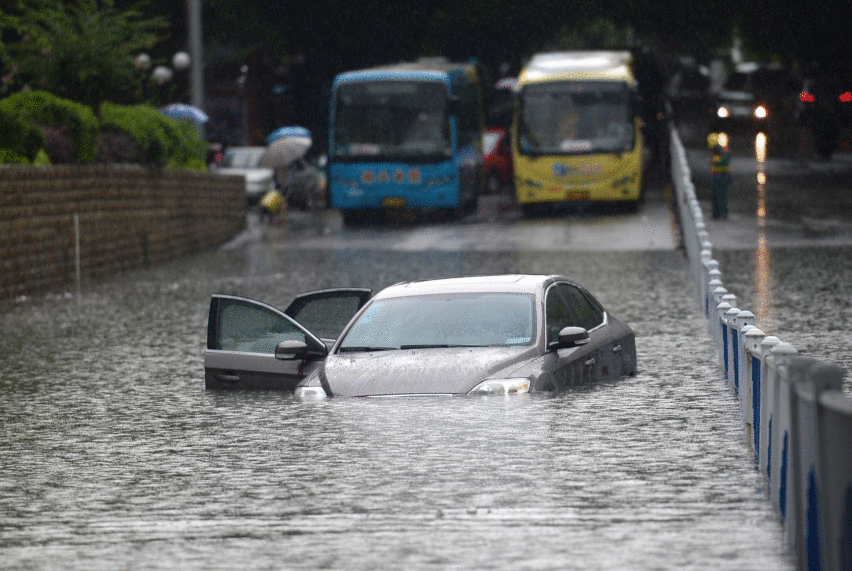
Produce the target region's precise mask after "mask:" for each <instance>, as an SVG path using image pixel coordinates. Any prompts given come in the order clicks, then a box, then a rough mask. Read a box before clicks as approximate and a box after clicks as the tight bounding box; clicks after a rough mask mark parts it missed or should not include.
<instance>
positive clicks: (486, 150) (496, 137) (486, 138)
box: [482, 131, 501, 155]
mask: <svg viewBox="0 0 852 571" xmlns="http://www.w3.org/2000/svg"><path fill="white" fill-rule="evenodd" d="M500 135H501V133H498V132H497V131H489V132H487V133H485V134H484V135H482V154H484V155H490V154H491V153H492V152H494V150H495V149H496V148H497V143H498V142H500Z"/></svg>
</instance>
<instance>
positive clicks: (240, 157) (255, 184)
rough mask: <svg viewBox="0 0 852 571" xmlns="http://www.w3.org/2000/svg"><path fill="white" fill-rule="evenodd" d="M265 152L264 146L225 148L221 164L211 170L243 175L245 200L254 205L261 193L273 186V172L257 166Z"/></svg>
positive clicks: (263, 193)
mask: <svg viewBox="0 0 852 571" xmlns="http://www.w3.org/2000/svg"><path fill="white" fill-rule="evenodd" d="M265 152H266V147H230V148H228V149H226V150H225V154H224V156H223V157H222V165H221V166H219V167H216V168H214V169H212V170H211V172H215V173H217V174H227V175H242V176H244V177H245V179H246V201H247V202H248V205H249V206H256V205H257V204H258V203H259V202H260V199H261V198H263V195H265V194H266V193H267V192H269V191H270V190H273V189H274V188H275V176H274V175H275V172H274V171H273V170H272V169H270V168H264V167H259V166H257V165H258V163H259V162H260V157H262V156H263V153H265Z"/></svg>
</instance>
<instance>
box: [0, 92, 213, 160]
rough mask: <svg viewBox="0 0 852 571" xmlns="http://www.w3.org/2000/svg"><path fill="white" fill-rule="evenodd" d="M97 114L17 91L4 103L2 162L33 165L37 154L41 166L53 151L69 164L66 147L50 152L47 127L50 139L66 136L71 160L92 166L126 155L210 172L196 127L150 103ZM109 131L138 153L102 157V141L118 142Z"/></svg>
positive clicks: (111, 106) (0, 104) (0, 111)
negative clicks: (164, 113) (108, 158)
mask: <svg viewBox="0 0 852 571" xmlns="http://www.w3.org/2000/svg"><path fill="white" fill-rule="evenodd" d="M98 113H99V117H96V116H95V114H94V113H93V112H92V110H91V109H90V108H89V107H86V106H85V105H82V104H80V103H76V102H74V101H69V100H67V99H62V98H59V97H56V96H54V95H51V94H49V93H47V92H43V91H35V92H29V93H17V94H14V95H11V96H9V97H7V98H5V99H2V100H0V163H23V164H26V163H33V162H34V161H36V158H37V157H38V156H39V151H42V153H41V159H40V160H39V161H37V162H39V163H43V162H44V160H43V157H44V155H45V153H44V152H43V150H47V151H48V153H47V155H48V156H49V155H50V154H51V152H53V153H54V156H49V159H50V161H51V162H57V161H59V162H67V160H66V158H65V157H64V155H65V154H68V152H67V151H68V149H62V148H58V147H57V148H56V149H51V148H48V147H50V143H51V141H50V140H48V139H46V137H45V133H43V132H42V130H43V129H44V130H45V131H46V132H47V133H48V135H51V133H53V132H54V131H59V132H60V133H67V136H68V137H70V139H71V142H72V143H73V145H72V146H73V149H72V150H71V151H70V153H71V154H72V155H73V156H72V161H71V162H79V163H92V162H94V161H95V159H96V157H101V158H100V159H99V160H103V159H102V157H103V156H115V155H116V154H117V155H121V156H122V157H123V158H122V159H121V160H122V162H140V163H144V164H154V165H159V166H168V167H173V168H184V169H196V170H204V169H205V168H206V162H205V159H206V155H207V143H206V142H204V141H203V140H202V139H201V138H200V137H199V136H198V133H197V131H196V129H195V126H194V125H193V124H192V123H190V122H188V121H178V120H174V119H171V118H168V117H164V116H163V115H161V114H160V113H159V112H158V111H157V110H156V109H155V108H154V107H151V106H150V105H118V104H115V103H103V104H102V105H101V107H100V109H99V110H98ZM105 133H120V134H121V135H120V137H122V138H123V139H125V140H127V141H128V142H127V144H128V145H130V146H131V147H132V145H133V142H135V145H136V147H137V150H138V152H133V153H127V152H124V153H121V152H119V153H100V154H99V149H98V146H97V145H98V144H99V143H100V144H104V145H108V144H110V142H113V143H114V142H115V136H113V137H112V138H111V137H104V136H99V135H104V134H105ZM54 136H55V135H54ZM131 139H132V141H133V142H130V141H131ZM67 146H68V144H66V147H67ZM125 146H126V145H125ZM113 150H114V149H113ZM62 151H66V152H65V153H63V152H62ZM60 155H63V156H60Z"/></svg>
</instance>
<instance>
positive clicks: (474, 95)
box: [328, 60, 484, 224]
mask: <svg viewBox="0 0 852 571" xmlns="http://www.w3.org/2000/svg"><path fill="white" fill-rule="evenodd" d="M482 123H483V104H482V97H481V91H480V85H479V76H478V74H477V72H476V68H475V67H474V66H473V65H469V64H454V63H449V62H446V61H444V60H419V61H417V62H414V63H404V64H397V65H391V66H386V67H377V68H372V69H365V70H360V71H350V72H346V73H342V74H340V75H338V76H337V77H336V78H335V79H334V83H333V84H332V90H331V102H330V117H329V145H328V151H329V156H328V195H329V206H330V207H331V208H335V209H338V210H340V211H341V212H342V214H343V219H344V222H345V223H347V224H351V223H354V222H357V221H359V220H361V219H363V218H364V217H366V216H369V215H370V214H380V213H382V212H384V211H386V210H388V209H400V208H407V209H413V210H427V209H442V210H445V211H447V212H449V213H451V214H453V215H454V216H458V215H461V214H464V213H467V212H471V211H473V210H475V209H476V204H477V198H478V196H479V194H480V191H481V188H482V185H483V181H484V177H483V166H482V164H483V161H482Z"/></svg>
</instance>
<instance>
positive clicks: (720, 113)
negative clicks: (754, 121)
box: [716, 107, 731, 119]
mask: <svg viewBox="0 0 852 571" xmlns="http://www.w3.org/2000/svg"><path fill="white" fill-rule="evenodd" d="M716 115H718V116H719V117H720V118H722V119H725V118H727V117H729V116H730V115H731V112H730V111H729V110H728V108H727V107H719V109H718V110H717V111H716Z"/></svg>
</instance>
